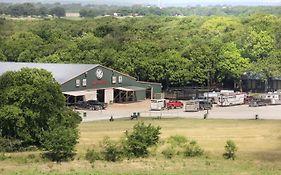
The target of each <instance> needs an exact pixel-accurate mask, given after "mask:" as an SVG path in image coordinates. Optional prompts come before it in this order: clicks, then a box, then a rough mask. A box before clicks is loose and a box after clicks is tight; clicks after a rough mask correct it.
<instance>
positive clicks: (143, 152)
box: [123, 122, 160, 157]
mask: <svg viewBox="0 0 281 175" xmlns="http://www.w3.org/2000/svg"><path fill="white" fill-rule="evenodd" d="M159 135H160V127H154V126H152V125H151V124H149V125H145V124H144V123H143V122H141V123H137V124H136V125H135V126H134V128H133V132H132V133H128V132H126V136H125V141H124V143H123V144H124V145H123V146H124V149H125V152H126V155H127V156H128V157H145V156H147V155H148V154H149V151H148V148H149V147H151V146H153V145H156V144H157V143H158V142H159V138H160V137H159Z"/></svg>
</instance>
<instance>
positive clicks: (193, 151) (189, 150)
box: [183, 141, 204, 157]
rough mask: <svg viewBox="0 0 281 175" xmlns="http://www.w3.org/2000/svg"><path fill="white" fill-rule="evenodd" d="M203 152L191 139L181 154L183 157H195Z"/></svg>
mask: <svg viewBox="0 0 281 175" xmlns="http://www.w3.org/2000/svg"><path fill="white" fill-rule="evenodd" d="M203 152H204V151H203V149H201V148H200V146H199V145H198V144H197V142H196V141H191V142H190V143H189V144H187V145H186V147H185V150H184V152H183V154H184V156H185V157H196V156H201V155H203Z"/></svg>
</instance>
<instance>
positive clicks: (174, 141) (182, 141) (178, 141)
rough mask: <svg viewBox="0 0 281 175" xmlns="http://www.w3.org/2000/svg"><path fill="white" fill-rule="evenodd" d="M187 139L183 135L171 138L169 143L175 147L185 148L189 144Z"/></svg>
mask: <svg viewBox="0 0 281 175" xmlns="http://www.w3.org/2000/svg"><path fill="white" fill-rule="evenodd" d="M187 141H188V140H187V138H186V137H185V136H181V135H175V136H170V137H169V138H168V140H167V143H170V144H171V146H173V147H184V146H185V145H186V144H187Z"/></svg>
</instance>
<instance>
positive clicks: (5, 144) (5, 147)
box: [0, 137, 22, 152]
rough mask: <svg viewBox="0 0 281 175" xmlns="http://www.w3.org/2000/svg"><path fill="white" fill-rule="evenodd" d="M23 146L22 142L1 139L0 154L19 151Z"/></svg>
mask: <svg viewBox="0 0 281 175" xmlns="http://www.w3.org/2000/svg"><path fill="white" fill-rule="evenodd" d="M21 144H22V142H21V141H20V140H17V139H6V138H3V137H0V152H13V151H18V150H20V148H21Z"/></svg>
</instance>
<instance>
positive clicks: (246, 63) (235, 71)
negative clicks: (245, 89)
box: [217, 43, 250, 90]
mask: <svg viewBox="0 0 281 175" xmlns="http://www.w3.org/2000/svg"><path fill="white" fill-rule="evenodd" d="M219 58H220V61H219V63H218V65H217V66H218V69H219V70H220V71H221V73H220V74H219V77H220V78H221V79H234V80H239V82H240V88H241V87H242V86H241V81H242V80H241V77H242V75H243V74H244V73H245V72H246V71H248V70H249V68H250V60H249V59H248V58H243V57H242V56H241V51H240V50H238V49H237V47H236V44H235V43H227V44H226V45H224V46H223V47H222V49H221V54H220V56H219ZM241 90H242V89H241Z"/></svg>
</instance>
